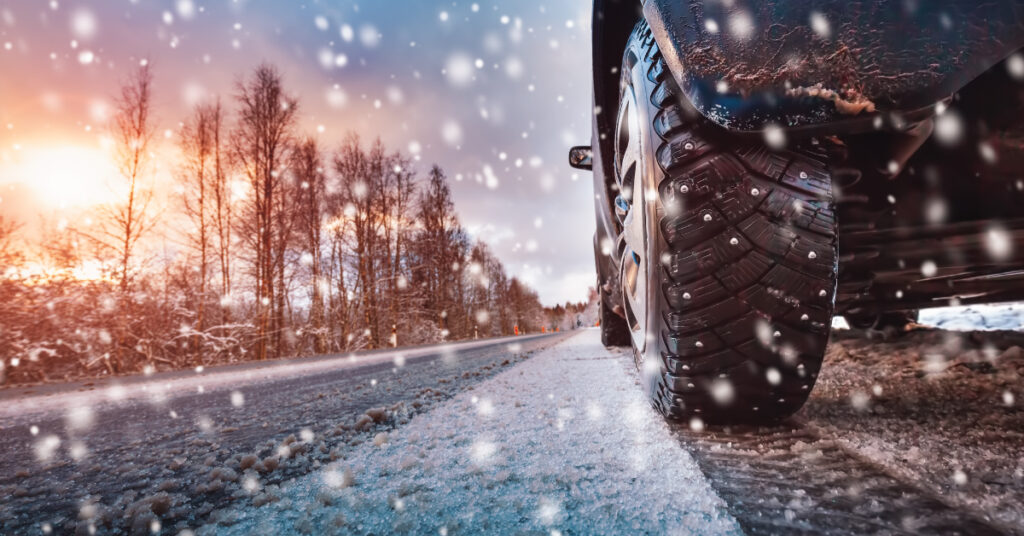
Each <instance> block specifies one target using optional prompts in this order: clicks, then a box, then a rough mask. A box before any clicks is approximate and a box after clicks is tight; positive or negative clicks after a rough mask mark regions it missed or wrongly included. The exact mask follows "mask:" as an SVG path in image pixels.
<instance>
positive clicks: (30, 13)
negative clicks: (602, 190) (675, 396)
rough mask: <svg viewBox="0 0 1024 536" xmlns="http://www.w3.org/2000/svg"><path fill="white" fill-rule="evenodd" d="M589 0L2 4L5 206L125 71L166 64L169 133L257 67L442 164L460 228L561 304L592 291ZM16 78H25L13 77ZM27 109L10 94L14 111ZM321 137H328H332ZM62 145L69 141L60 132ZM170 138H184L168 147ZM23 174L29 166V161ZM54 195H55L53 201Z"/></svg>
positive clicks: (74, 138)
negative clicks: (575, 152) (578, 167)
mask: <svg viewBox="0 0 1024 536" xmlns="http://www.w3.org/2000/svg"><path fill="white" fill-rule="evenodd" d="M589 9H590V4H589V3H588V2H586V1H559V2H535V1H523V0H518V1H476V2H463V1H457V2H451V1H448V2H443V1H429V0H428V1H423V0H415V1H413V0H376V1H372V2H350V1H318V2H281V1H270V0H238V1H233V0H215V1H214V0H166V1H160V2H156V1H147V0H91V1H86V0H82V1H74V0H57V1H56V2H50V1H49V0H13V1H7V2H4V3H0V72H2V73H4V75H3V76H2V77H0V102H3V103H4V106H2V107H0V122H2V124H3V125H4V126H6V127H7V128H0V184H6V185H8V187H9V188H8V192H7V194H6V201H7V202H6V203H4V202H0V209H2V210H3V211H4V212H9V213H11V212H17V213H20V214H22V215H25V214H27V213H29V212H30V210H31V208H30V206H31V205H32V203H29V202H20V203H17V204H18V205H19V206H17V207H12V200H13V199H19V200H20V199H36V202H37V203H38V202H39V198H40V197H45V196H46V194H45V192H46V190H45V188H39V187H38V186H40V185H39V184H36V185H35V186H36V188H35V193H34V194H33V195H32V196H28V195H27V194H26V195H21V196H20V197H19V196H18V194H17V193H16V192H15V190H13V189H11V188H13V186H11V185H17V184H18V183H19V182H26V181H29V180H32V179H26V177H25V176H24V173H21V174H19V172H18V170H19V169H21V168H20V167H19V164H20V163H22V160H24V159H25V158H26V157H25V156H24V155H27V154H31V152H32V150H33V148H34V147H35V148H39V149H40V150H42V149H43V148H45V147H48V146H52V145H54V144H55V143H62V144H71V145H75V144H79V145H80V144H87V145H88V144H91V145H95V143H96V137H97V136H98V135H99V134H98V132H100V131H101V127H102V124H103V123H104V117H105V116H106V115H107V114H108V113H109V105H110V96H111V95H113V94H114V92H115V91H116V88H117V83H118V80H119V79H120V78H121V77H123V75H124V73H126V72H127V71H128V69H130V68H131V67H132V66H134V65H135V64H136V63H137V62H138V61H139V59H140V58H142V57H148V58H151V60H152V61H153V62H154V66H155V69H156V82H157V88H158V93H157V101H158V102H157V104H158V117H159V121H160V123H161V130H163V129H165V128H166V129H171V130H173V129H175V128H176V127H177V125H178V122H179V121H181V120H182V119H183V118H184V117H185V116H186V114H187V113H188V110H189V108H190V107H191V106H192V104H194V103H195V102H196V101H197V100H201V99H204V98H207V97H209V96H210V95H213V94H220V95H222V96H224V97H225V98H229V97H230V94H231V91H232V85H233V83H234V82H235V81H236V80H237V79H238V77H239V76H240V75H244V74H245V73H246V72H248V71H249V70H251V69H252V68H253V67H254V66H255V65H257V64H258V63H260V62H261V61H269V62H272V63H274V64H276V65H277V66H278V67H279V68H280V69H281V71H282V72H283V74H284V76H285V80H286V84H287V86H288V87H289V88H290V90H291V91H292V92H294V93H295V94H296V95H297V96H299V97H300V99H301V105H302V114H301V115H302V129H303V130H304V131H306V132H309V133H311V134H318V135H319V136H320V137H321V139H322V140H323V142H324V143H325V144H326V145H327V146H328V147H331V146H334V145H337V144H338V143H339V142H340V141H341V139H342V138H343V136H344V135H345V133H347V132H349V131H355V132H358V133H359V134H361V135H362V136H363V137H364V138H373V137H376V136H380V137H382V138H383V139H384V141H385V142H386V143H387V144H389V145H390V146H392V147H396V148H402V149H403V150H405V151H407V152H410V153H413V154H416V155H417V157H418V159H419V163H418V165H419V168H420V169H421V170H422V171H424V172H425V171H426V170H427V169H428V167H429V165H430V164H433V163H437V164H439V165H441V166H442V167H443V168H445V170H446V171H447V173H448V174H449V176H450V177H451V178H452V186H453V190H454V193H455V198H456V208H457V210H458V211H459V214H460V217H461V219H462V221H463V223H464V225H465V226H466V227H467V228H468V229H469V230H470V231H471V232H473V233H474V234H475V235H476V236H478V237H480V238H482V239H484V240H485V241H487V242H489V243H490V244H491V245H492V247H493V249H494V250H495V252H496V253H497V254H498V256H499V257H500V258H501V259H502V261H503V262H504V263H505V264H506V266H507V267H508V269H509V270H510V271H511V272H512V273H514V274H516V275H519V276H521V277H523V278H524V279H526V280H527V281H529V282H530V283H531V284H532V285H533V286H534V288H536V289H537V290H538V291H539V292H540V294H541V298H542V300H543V301H544V302H545V303H547V304H553V303H556V302H561V301H565V300H569V299H572V300H582V299H585V297H586V289H587V287H588V286H590V285H592V284H593V256H592V252H591V237H592V234H593V227H594V224H593V220H594V218H593V215H592V210H593V208H592V207H593V203H592V195H593V192H592V186H591V182H590V177H589V174H583V173H578V172H576V171H574V170H572V169H569V168H568V166H567V165H566V164H565V161H566V158H565V154H566V149H567V147H568V146H569V145H571V144H579V143H586V142H587V141H589V132H590V87H589V57H590V45H589V16H590V15H589ZM11 73H16V75H15V76H10V74H11ZM12 103H13V104H12ZM321 130H322V131H321ZM58 140H59V141H58ZM167 144H168V145H169V146H173V143H170V142H168V143H167ZM22 167H24V166H22ZM40 204H43V205H45V203H40Z"/></svg>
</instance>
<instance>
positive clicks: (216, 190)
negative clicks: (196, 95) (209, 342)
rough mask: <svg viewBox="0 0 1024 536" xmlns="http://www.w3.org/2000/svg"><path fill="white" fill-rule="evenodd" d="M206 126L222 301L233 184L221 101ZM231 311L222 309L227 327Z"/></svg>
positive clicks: (227, 283) (226, 294) (227, 287)
mask: <svg viewBox="0 0 1024 536" xmlns="http://www.w3.org/2000/svg"><path fill="white" fill-rule="evenodd" d="M207 126H208V128H209V133H210V137H211V138H212V144H213V162H212V164H213V169H212V170H211V171H212V172H211V174H210V179H211V180H210V185H209V190H210V191H209V195H210V198H211V203H212V206H211V209H212V212H213V214H212V218H213V229H214V232H215V233H216V235H217V236H216V244H215V245H216V248H217V260H218V264H219V268H220V295H221V297H222V298H230V296H231V261H232V248H231V244H232V240H233V237H234V233H233V229H232V225H233V220H232V216H233V214H234V211H233V201H234V200H233V199H232V197H233V195H232V192H231V184H230V183H229V182H228V171H227V167H228V162H227V158H225V154H224V151H225V148H224V136H223V132H224V111H223V108H222V107H221V103H220V99H219V98H218V99H217V101H216V102H215V103H214V104H212V105H210V107H209V117H208V124H207ZM228 311H229V309H228V308H227V307H223V308H222V312H223V317H222V319H221V321H222V322H223V323H225V324H226V323H227V322H228Z"/></svg>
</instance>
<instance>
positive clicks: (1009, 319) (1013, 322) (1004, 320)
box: [920, 303, 1024, 331]
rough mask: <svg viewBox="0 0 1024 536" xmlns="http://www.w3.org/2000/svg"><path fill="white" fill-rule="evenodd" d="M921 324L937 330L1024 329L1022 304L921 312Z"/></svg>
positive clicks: (971, 306)
mask: <svg viewBox="0 0 1024 536" xmlns="http://www.w3.org/2000/svg"><path fill="white" fill-rule="evenodd" d="M920 322H921V324H924V325H928V326H935V327H937V328H942V329H948V330H955V331H971V330H976V329H978V330H994V329H1005V330H1021V329H1024V303H1005V304H997V305H965V306H961V307H943V308H941V309H925V310H924V311H921V319H920Z"/></svg>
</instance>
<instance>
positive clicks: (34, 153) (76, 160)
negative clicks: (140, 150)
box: [7, 145, 117, 208]
mask: <svg viewBox="0 0 1024 536" xmlns="http://www.w3.org/2000/svg"><path fill="white" fill-rule="evenodd" d="M19 156H20V158H19V159H17V160H16V161H15V163H14V164H13V165H11V166H9V168H8V170H7V171H8V172H10V175H11V177H10V178H11V179H12V181H11V182H20V183H22V184H24V185H26V186H28V187H29V188H30V189H31V190H32V191H33V192H34V193H35V194H36V197H37V199H38V200H39V202H40V203H43V204H45V205H47V207H48V208H82V207H89V206H92V205H96V204H99V203H103V202H105V201H108V200H110V199H111V198H112V197H113V196H114V190H112V188H111V186H110V183H111V178H113V177H115V176H116V173H117V172H116V170H115V169H114V166H113V165H112V164H111V162H110V157H109V155H107V154H106V153H105V152H104V151H102V150H101V149H99V148H95V149H93V148H88V147H80V146H73V145H63V146H56V147H39V148H33V149H25V150H23V151H21V154H20V155H19Z"/></svg>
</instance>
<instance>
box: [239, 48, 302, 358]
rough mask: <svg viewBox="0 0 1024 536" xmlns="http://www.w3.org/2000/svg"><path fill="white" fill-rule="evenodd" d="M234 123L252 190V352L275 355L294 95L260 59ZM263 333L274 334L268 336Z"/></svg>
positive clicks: (248, 209) (243, 86)
mask: <svg viewBox="0 0 1024 536" xmlns="http://www.w3.org/2000/svg"><path fill="white" fill-rule="evenodd" d="M235 98H236V101H237V102H238V105H239V111H238V124H237V127H236V128H235V130H234V132H233V134H232V138H231V155H232V157H233V158H234V160H235V162H236V163H237V164H238V167H239V169H240V170H241V171H242V172H243V173H244V174H245V176H246V178H247V179H248V181H249V186H250V188H251V191H250V192H249V194H250V195H249V196H248V198H247V200H246V206H245V212H244V214H243V215H242V221H241V225H242V227H241V230H242V234H243V238H244V239H245V240H246V241H247V244H248V246H249V248H250V249H251V251H252V276H253V279H254V282H255V297H256V308H257V315H256V316H257V318H256V337H257V339H256V347H255V349H254V351H255V354H256V358H257V359H260V360H263V359H267V358H268V357H270V356H275V355H278V352H279V351H280V347H279V345H275V344H274V343H279V342H280V339H279V337H280V332H281V330H282V329H283V325H282V324H283V311H282V308H283V307H282V305H283V296H278V295H277V293H278V292H284V288H282V286H283V276H282V274H281V265H282V262H283V257H281V252H282V251H283V249H282V247H281V243H282V241H284V240H285V239H286V236H285V233H283V232H282V229H281V228H280V223H281V213H280V211H281V210H283V206H284V203H283V200H282V196H283V194H284V192H283V189H284V175H285V174H284V171H285V165H286V163H287V161H288V151H289V147H290V146H291V144H292V135H293V134H292V132H293V129H294V126H295V119H296V113H297V112H298V101H297V100H296V99H294V98H292V97H289V96H288V95H286V94H285V92H284V88H283V86H282V81H281V75H280V74H279V73H278V71H277V69H276V68H274V67H273V66H271V65H267V64H264V65H261V66H259V67H258V68H257V69H256V71H255V72H254V73H253V74H252V76H251V77H250V78H249V79H248V80H245V81H242V82H239V83H238V87H237V94H236V97H235ZM268 336H272V337H273V339H271V340H268Z"/></svg>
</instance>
